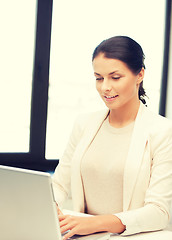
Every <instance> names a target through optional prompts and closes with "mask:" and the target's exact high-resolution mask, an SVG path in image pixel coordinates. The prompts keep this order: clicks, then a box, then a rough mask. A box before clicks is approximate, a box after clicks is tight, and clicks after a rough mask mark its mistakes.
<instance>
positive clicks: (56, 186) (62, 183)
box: [52, 116, 85, 206]
mask: <svg viewBox="0 0 172 240" xmlns="http://www.w3.org/2000/svg"><path fill="white" fill-rule="evenodd" d="M84 119H85V118H84V116H79V117H78V118H77V119H76V121H75V123H74V126H73V129H72V132H71V135H70V137H69V141H68V144H67V146H66V149H65V151H64V153H63V156H62V158H61V159H60V160H59V164H58V166H57V167H56V169H55V172H54V174H53V176H52V185H53V191H54V197H55V201H56V202H57V203H58V204H59V205H60V206H61V205H62V204H63V202H64V200H65V199H66V198H67V197H68V195H69V193H70V186H71V161H72V158H73V155H74V152H75V149H76V147H77V144H78V142H79V141H80V139H81V136H82V134H83V131H84V123H85V121H84Z"/></svg>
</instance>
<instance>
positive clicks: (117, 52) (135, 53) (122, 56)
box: [92, 36, 146, 104]
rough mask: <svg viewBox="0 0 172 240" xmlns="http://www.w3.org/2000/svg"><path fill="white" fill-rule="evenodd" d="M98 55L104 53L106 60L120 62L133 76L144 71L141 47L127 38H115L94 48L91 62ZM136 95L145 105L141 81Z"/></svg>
mask: <svg viewBox="0 0 172 240" xmlns="http://www.w3.org/2000/svg"><path fill="white" fill-rule="evenodd" d="M99 53H104V55H105V57H107V58H112V59H118V60H121V61H122V62H124V63H125V64H126V65H127V66H128V68H129V69H130V70H131V71H132V72H133V73H135V74H138V73H139V72H140V71H141V69H142V68H144V69H145V64H144V59H145V55H144V53H143V50H142V48H141V46H140V45H139V44H138V43H137V42H136V41H134V40H133V39H132V38H129V37H127V36H116V37H112V38H109V39H106V40H104V41H102V42H101V43H100V44H99V45H98V46H97V47H96V48H95V50H94V52H93V56H92V61H93V60H94V58H95V57H96V56H98V55H99ZM138 94H139V99H140V100H141V101H142V102H143V103H144V104H146V100H145V99H144V97H145V96H146V92H145V89H144V88H143V81H142V82H141V83H140V86H139V93H138Z"/></svg>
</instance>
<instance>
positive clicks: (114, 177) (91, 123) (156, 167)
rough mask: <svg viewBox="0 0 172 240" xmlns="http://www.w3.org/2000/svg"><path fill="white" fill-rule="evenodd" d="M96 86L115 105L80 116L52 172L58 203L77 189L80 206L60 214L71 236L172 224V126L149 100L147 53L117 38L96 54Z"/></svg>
mask: <svg viewBox="0 0 172 240" xmlns="http://www.w3.org/2000/svg"><path fill="white" fill-rule="evenodd" d="M92 60H93V69H94V74H95V77H96V88H97V91H98V92H99V94H100V97H101V98H102V99H103V101H104V102H105V104H106V106H107V108H108V109H106V110H105V111H99V112H96V113H92V114H89V115H88V116H83V117H80V119H78V121H76V123H75V125H74V128H73V132H72V134H71V137H70V140H69V143H68V145H67V148H66V150H65V152H64V155H63V158H62V159H61V160H60V163H59V165H58V167H57V168H56V171H55V174H54V176H53V186H54V193H55V198H56V201H57V204H61V203H62V202H63V201H64V199H65V198H66V197H67V196H68V193H69V191H70V187H71V193H72V199H73V205H74V210H76V211H79V212H85V213H89V214H92V215H94V216H90V217H71V216H65V215H61V214H60V215H59V219H60V225H61V231H62V232H65V231H67V230H70V231H69V232H68V233H67V234H66V235H65V237H64V239H67V238H68V237H70V236H72V235H74V234H89V233H93V232H100V231H109V232H112V233H121V235H130V234H134V233H139V232H146V231H155V230H160V229H163V228H165V227H166V225H167V223H168V221H169V208H170V203H171V199H172V123H171V122H170V121H169V120H167V119H166V118H164V117H161V116H159V115H156V114H154V113H152V112H151V111H149V110H148V108H147V107H146V106H145V105H144V104H145V103H146V102H145V99H144V97H145V91H144V89H143V78H144V69H145V66H144V54H143V51H142V48H141V47H140V45H139V44H138V43H137V42H135V41H134V40H133V39H131V38H129V37H125V36H117V37H112V38H110V39H107V40H105V41H103V42H102V43H100V45H98V47H97V48H96V49H95V51H94V53H93V59H92Z"/></svg>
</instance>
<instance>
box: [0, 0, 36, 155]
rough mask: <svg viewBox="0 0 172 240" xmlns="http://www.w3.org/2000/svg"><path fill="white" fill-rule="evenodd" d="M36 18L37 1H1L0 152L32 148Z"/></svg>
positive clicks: (21, 150)
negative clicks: (31, 121) (30, 135)
mask: <svg viewBox="0 0 172 240" xmlns="http://www.w3.org/2000/svg"><path fill="white" fill-rule="evenodd" d="M14 9H15V10H14ZM35 17H36V1H26V0H15V1H14V0H8V1H1V7H0V29H1V40H0V43H1V44H0V53H1V56H0V66H1V71H0V78H1V94H0V102H1V124H0V152H28V151H29V134H30V131H29V128H30V104H31V85H32V69H33V54H34V41H35Z"/></svg>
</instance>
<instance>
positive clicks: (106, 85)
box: [102, 78, 112, 92]
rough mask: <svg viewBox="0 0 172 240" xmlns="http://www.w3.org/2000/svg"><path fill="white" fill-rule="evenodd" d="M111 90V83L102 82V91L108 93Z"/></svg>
mask: <svg viewBox="0 0 172 240" xmlns="http://www.w3.org/2000/svg"><path fill="white" fill-rule="evenodd" d="M111 89H112V86H111V82H110V81H109V80H108V79H105V78H104V80H103V82H102V91H103V92H109V91H110V90H111Z"/></svg>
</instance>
